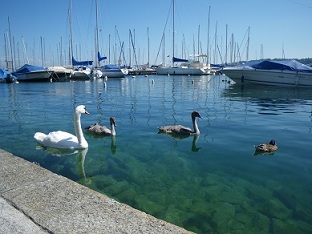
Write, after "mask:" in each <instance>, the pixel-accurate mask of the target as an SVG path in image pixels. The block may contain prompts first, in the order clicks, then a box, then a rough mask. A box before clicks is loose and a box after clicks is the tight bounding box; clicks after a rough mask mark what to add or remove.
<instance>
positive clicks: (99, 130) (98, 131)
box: [85, 117, 116, 136]
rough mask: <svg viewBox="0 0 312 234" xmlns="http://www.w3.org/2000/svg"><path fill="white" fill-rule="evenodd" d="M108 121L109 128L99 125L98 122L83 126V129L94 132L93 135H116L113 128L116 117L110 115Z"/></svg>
mask: <svg viewBox="0 0 312 234" xmlns="http://www.w3.org/2000/svg"><path fill="white" fill-rule="evenodd" d="M109 122H110V126H111V129H109V128H107V127H106V126H101V125H99V124H98V123H95V124H93V125H90V126H88V127H85V129H86V130H87V132H89V133H91V134H94V135H100V136H116V130H115V127H116V118H115V117H110V119H109Z"/></svg>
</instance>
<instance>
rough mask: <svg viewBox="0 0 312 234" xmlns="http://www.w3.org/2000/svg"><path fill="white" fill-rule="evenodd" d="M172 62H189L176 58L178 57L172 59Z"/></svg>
mask: <svg viewBox="0 0 312 234" xmlns="http://www.w3.org/2000/svg"><path fill="white" fill-rule="evenodd" d="M172 62H174V63H175V62H188V60H187V59H180V58H176V57H172Z"/></svg>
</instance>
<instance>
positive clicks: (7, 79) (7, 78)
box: [0, 68, 17, 84]
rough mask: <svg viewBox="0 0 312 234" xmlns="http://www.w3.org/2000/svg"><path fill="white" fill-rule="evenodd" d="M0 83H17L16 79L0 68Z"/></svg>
mask: <svg viewBox="0 0 312 234" xmlns="http://www.w3.org/2000/svg"><path fill="white" fill-rule="evenodd" d="M0 83H8V84H9V83H17V79H16V77H15V76H13V75H12V74H11V73H10V72H9V71H6V70H4V69H2V68H0Z"/></svg>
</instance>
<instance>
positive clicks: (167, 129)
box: [158, 111, 201, 136]
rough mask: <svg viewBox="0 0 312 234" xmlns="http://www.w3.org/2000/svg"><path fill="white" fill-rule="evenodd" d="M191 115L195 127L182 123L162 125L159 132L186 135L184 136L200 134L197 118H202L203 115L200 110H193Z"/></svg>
mask: <svg viewBox="0 0 312 234" xmlns="http://www.w3.org/2000/svg"><path fill="white" fill-rule="evenodd" d="M191 117H192V123H193V129H191V128H188V127H184V126H182V125H171V126H162V127H159V128H158V130H159V133H166V134H172V135H184V136H191V135H199V134H200V131H199V128H198V125H197V121H196V118H200V119H201V116H200V114H199V112H197V111H193V112H192V114H191Z"/></svg>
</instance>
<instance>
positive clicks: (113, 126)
mask: <svg viewBox="0 0 312 234" xmlns="http://www.w3.org/2000/svg"><path fill="white" fill-rule="evenodd" d="M111 133H112V136H116V130H115V124H113V123H112V124H111Z"/></svg>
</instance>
